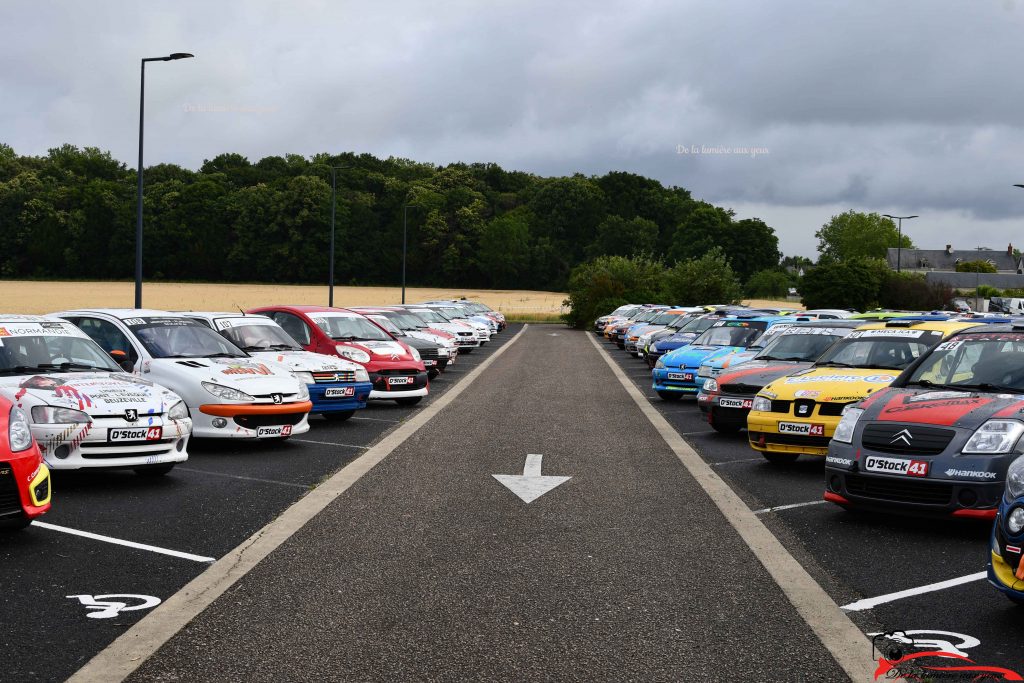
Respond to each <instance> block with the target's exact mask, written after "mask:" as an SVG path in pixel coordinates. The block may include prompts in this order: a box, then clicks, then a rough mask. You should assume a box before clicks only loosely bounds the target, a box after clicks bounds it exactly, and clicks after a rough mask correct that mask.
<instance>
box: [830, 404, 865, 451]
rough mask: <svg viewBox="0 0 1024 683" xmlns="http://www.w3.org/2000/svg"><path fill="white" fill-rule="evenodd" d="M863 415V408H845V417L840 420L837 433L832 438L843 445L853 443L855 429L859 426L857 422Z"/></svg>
mask: <svg viewBox="0 0 1024 683" xmlns="http://www.w3.org/2000/svg"><path fill="white" fill-rule="evenodd" d="M863 414H864V409H863V408H851V407H850V406H847V407H845V408H843V417H842V418H841V419H840V420H839V424H838V425H836V433H835V434H833V435H832V438H833V439H835V440H836V441H841V442H842V443H851V442H852V441H853V429H854V427H856V426H857V420H859V419H860V416H861V415H863Z"/></svg>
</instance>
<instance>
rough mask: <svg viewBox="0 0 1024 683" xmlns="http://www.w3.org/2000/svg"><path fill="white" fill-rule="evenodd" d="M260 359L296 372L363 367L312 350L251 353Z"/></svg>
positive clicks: (336, 370)
mask: <svg viewBox="0 0 1024 683" xmlns="http://www.w3.org/2000/svg"><path fill="white" fill-rule="evenodd" d="M252 355H253V356H254V357H255V358H258V359H259V360H261V361H264V360H270V361H273V362H274V363H277V364H279V365H283V366H284V367H286V368H288V369H289V370H294V371H296V372H338V371H342V370H347V371H353V372H354V371H355V370H356V369H358V368H361V367H363V366H362V365H359V364H357V363H353V362H352V361H348V360H344V359H343V358H338V357H337V356H328V355H325V354H322V353H313V352H312V351H257V352H254V353H253V354H252Z"/></svg>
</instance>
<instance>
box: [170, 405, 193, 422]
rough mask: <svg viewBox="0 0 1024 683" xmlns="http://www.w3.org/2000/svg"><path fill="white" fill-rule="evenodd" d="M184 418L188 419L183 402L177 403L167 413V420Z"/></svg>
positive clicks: (186, 408) (186, 407)
mask: <svg viewBox="0 0 1024 683" xmlns="http://www.w3.org/2000/svg"><path fill="white" fill-rule="evenodd" d="M186 417H188V406H186V405H185V402H184V401H178V402H177V403H175V404H174V405H173V406H171V409H170V410H168V411H167V419H169V420H184V419H185V418H186Z"/></svg>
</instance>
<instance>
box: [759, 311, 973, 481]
mask: <svg viewBox="0 0 1024 683" xmlns="http://www.w3.org/2000/svg"><path fill="white" fill-rule="evenodd" d="M977 324H978V323H971V322H952V321H933V320H924V321H922V320H890V321H887V322H884V323H872V324H868V325H864V326H863V327H859V328H857V329H856V330H854V331H853V332H851V333H850V334H849V335H847V336H846V337H844V338H842V339H840V340H838V341H837V342H836V343H835V344H833V345H832V346H830V347H829V348H828V350H827V351H825V353H824V354H823V355H822V356H821V357H820V358H819V359H818V360H817V361H816V362H815V363H814V365H812V366H811V367H809V368H807V369H804V370H800V371H798V372H795V373H793V374H791V375H786V376H785V377H780V378H779V379H776V380H774V381H772V382H771V383H770V384H768V385H766V386H765V387H764V388H763V389H762V390H761V391H760V392H758V394H757V395H756V396H755V397H754V401H753V405H752V406H751V411H750V413H749V414H748V415H747V435H748V438H749V440H750V447H751V448H753V449H754V450H756V451H759V452H760V453H761V455H763V456H764V457H765V458H766V459H767V460H768V461H769V462H772V463H777V464H787V463H792V462H794V461H795V460H796V459H797V458H799V457H800V456H801V455H812V456H821V457H824V456H826V455H828V443H829V441H830V440H831V439H832V434H833V433H834V432H835V429H836V425H838V424H839V419H840V417H842V414H843V410H844V409H845V408H846V407H847V406H848V405H851V404H853V403H856V402H857V401H860V400H861V399H864V398H867V397H868V396H869V395H871V394H872V393H874V392H876V391H878V390H879V389H881V388H883V387H887V386H889V384H890V383H891V382H892V381H893V380H895V379H896V377H898V376H899V374H900V373H901V372H903V369H904V368H906V367H907V366H908V365H910V364H911V363H912V362H914V361H915V360H917V359H918V358H920V357H921V356H922V355H923V354H924V353H925V352H927V351H928V350H929V349H931V348H932V347H934V346H936V345H937V344H939V343H940V342H941V341H942V340H943V339H945V338H946V337H948V336H949V335H952V334H953V333H955V332H958V331H960V330H962V329H965V328H967V327H971V326H973V325H977Z"/></svg>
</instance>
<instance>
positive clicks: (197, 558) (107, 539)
mask: <svg viewBox="0 0 1024 683" xmlns="http://www.w3.org/2000/svg"><path fill="white" fill-rule="evenodd" d="M32 526H37V527H39V528H40V529H49V530H50V531H59V532H61V533H64V534H71V535H72V536H81V537H82V538H89V539H92V540H94V541H103V542H104V543H113V544H114V545H123V546H126V547H128V548H136V549H137V550H148V551H149V552H151V553H159V554H161V555H170V556H171V557H180V558H181V559H183V560H193V561H194V562H207V563H209V562H215V561H216V560H217V558H215V557H204V556H202V555H193V554H192V553H183V552H181V551H180V550H170V549H168V548H161V547H159V546H155V545H147V544H145V543H136V542H135V541H125V540H124V539H120V538H113V537H111V536H102V535H100V534H94V533H92V532H91V531H80V530H78V529H71V528H68V527H66V526H57V525H56V524H47V523H46V522H39V521H35V522H32Z"/></svg>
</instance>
